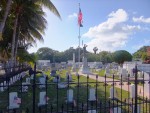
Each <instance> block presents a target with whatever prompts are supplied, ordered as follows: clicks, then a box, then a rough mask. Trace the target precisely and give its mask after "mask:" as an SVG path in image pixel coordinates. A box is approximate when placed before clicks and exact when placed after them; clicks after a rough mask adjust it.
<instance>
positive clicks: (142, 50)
mask: <svg viewBox="0 0 150 113" xmlns="http://www.w3.org/2000/svg"><path fill="white" fill-rule="evenodd" d="M147 47H150V46H143V47H141V48H140V49H139V50H137V51H136V52H135V53H133V59H142V60H145V58H146V55H145V54H146V52H147Z"/></svg>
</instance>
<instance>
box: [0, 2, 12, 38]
mask: <svg viewBox="0 0 150 113" xmlns="http://www.w3.org/2000/svg"><path fill="white" fill-rule="evenodd" d="M1 2H2V1H1ZM3 2H4V1H3ZM11 3H12V0H8V1H7V4H6V8H5V12H4V16H3V18H2V21H1V22H0V40H1V39H2V32H3V29H4V26H5V22H6V19H7V16H8V14H9V11H10V8H11Z"/></svg>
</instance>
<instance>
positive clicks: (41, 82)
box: [39, 77, 45, 88]
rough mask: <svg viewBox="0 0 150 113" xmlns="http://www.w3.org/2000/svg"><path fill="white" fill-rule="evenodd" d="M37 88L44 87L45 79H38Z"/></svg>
mask: <svg viewBox="0 0 150 113" xmlns="http://www.w3.org/2000/svg"><path fill="white" fill-rule="evenodd" d="M39 84H40V85H39V88H44V87H45V78H44V77H40V78H39Z"/></svg>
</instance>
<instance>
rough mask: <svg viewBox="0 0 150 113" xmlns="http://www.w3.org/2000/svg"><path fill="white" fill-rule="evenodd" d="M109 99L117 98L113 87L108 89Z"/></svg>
mask: <svg viewBox="0 0 150 113" xmlns="http://www.w3.org/2000/svg"><path fill="white" fill-rule="evenodd" d="M109 98H110V99H116V98H117V94H116V90H115V88H114V87H111V88H110V97H109Z"/></svg>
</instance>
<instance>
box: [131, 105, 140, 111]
mask: <svg viewBox="0 0 150 113" xmlns="http://www.w3.org/2000/svg"><path fill="white" fill-rule="evenodd" d="M134 109H135V105H132V113H135V112H134ZM137 113H141V106H140V104H138V105H137Z"/></svg>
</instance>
